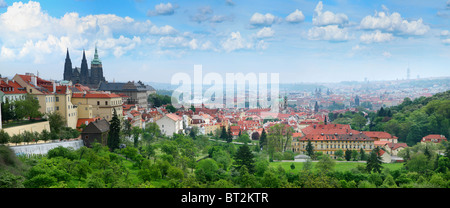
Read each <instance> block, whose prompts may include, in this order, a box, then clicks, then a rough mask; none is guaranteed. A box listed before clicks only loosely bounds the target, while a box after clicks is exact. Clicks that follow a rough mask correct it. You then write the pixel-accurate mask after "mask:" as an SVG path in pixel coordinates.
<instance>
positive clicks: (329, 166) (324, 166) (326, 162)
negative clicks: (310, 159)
mask: <svg viewBox="0 0 450 208" xmlns="http://www.w3.org/2000/svg"><path fill="white" fill-rule="evenodd" d="M335 165H336V162H335V161H334V160H333V159H331V157H330V156H328V155H323V156H322V158H321V159H320V160H319V162H317V164H316V168H317V169H318V170H320V171H321V172H322V173H328V172H331V171H333V169H334V166H335Z"/></svg>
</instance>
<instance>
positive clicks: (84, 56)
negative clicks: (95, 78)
mask: <svg viewBox="0 0 450 208" xmlns="http://www.w3.org/2000/svg"><path fill="white" fill-rule="evenodd" d="M83 60H84V61H85V60H86V53H85V52H84V49H83ZM83 60H82V61H83Z"/></svg>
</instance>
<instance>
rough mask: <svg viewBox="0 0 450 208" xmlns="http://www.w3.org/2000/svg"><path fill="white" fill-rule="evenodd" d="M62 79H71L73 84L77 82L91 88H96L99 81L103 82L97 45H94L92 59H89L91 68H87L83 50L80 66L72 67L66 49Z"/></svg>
mask: <svg viewBox="0 0 450 208" xmlns="http://www.w3.org/2000/svg"><path fill="white" fill-rule="evenodd" d="M64 80H67V81H72V83H73V84H77V83H79V84H82V85H86V86H89V87H91V88H97V87H98V86H99V85H100V83H101V82H105V77H104V76H103V67H102V62H101V61H100V59H99V58H98V53H97V47H95V54H94V59H93V60H92V61H91V69H89V68H88V64H87V60H86V55H85V52H84V50H83V59H82V60H81V68H78V67H75V68H72V61H71V60H70V57H69V49H67V55H66V62H65V64H64Z"/></svg>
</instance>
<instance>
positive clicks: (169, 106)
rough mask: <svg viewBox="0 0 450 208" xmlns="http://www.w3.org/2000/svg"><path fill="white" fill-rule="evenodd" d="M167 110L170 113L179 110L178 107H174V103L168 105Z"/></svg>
mask: <svg viewBox="0 0 450 208" xmlns="http://www.w3.org/2000/svg"><path fill="white" fill-rule="evenodd" d="M166 110H167V111H169V112H170V113H175V112H177V109H176V108H175V107H173V105H166Z"/></svg>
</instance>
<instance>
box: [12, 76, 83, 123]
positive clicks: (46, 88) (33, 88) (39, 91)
mask: <svg viewBox="0 0 450 208" xmlns="http://www.w3.org/2000/svg"><path fill="white" fill-rule="evenodd" d="M13 80H14V81H15V82H17V83H19V85H20V86H22V87H23V88H25V89H26V91H27V93H29V94H31V95H33V96H34V97H35V98H36V99H38V101H39V105H40V108H39V111H40V112H41V113H42V114H49V113H53V112H58V113H60V114H61V116H62V117H63V118H64V120H65V123H66V126H67V127H71V128H76V125H77V120H78V115H77V114H78V113H77V109H76V107H75V106H74V105H73V104H72V102H71V101H72V100H71V99H72V91H71V90H70V89H69V88H68V87H67V86H58V84H56V83H55V82H54V81H48V80H43V79H41V78H39V77H37V76H35V75H34V74H32V73H26V74H25V75H20V74H16V75H15V76H14V78H13Z"/></svg>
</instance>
